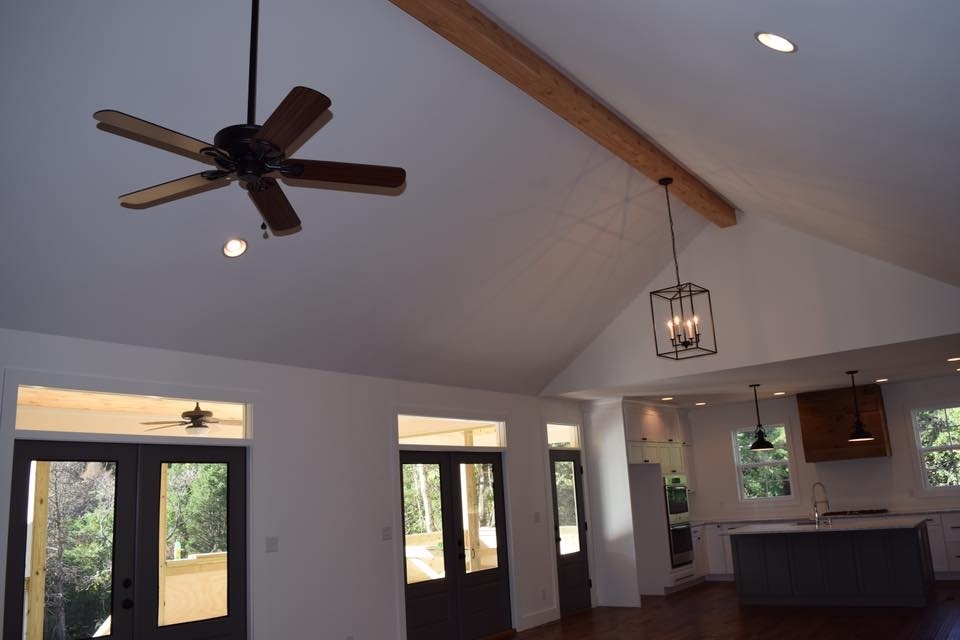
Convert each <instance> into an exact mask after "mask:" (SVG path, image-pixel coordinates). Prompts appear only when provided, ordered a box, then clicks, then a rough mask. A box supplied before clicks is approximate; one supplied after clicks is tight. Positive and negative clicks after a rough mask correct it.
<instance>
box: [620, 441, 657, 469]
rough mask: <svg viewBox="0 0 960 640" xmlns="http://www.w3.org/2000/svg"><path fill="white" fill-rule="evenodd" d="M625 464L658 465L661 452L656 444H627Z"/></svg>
mask: <svg viewBox="0 0 960 640" xmlns="http://www.w3.org/2000/svg"><path fill="white" fill-rule="evenodd" d="M627 462H628V463H630V464H660V463H661V450H660V443H658V442H628V443H627Z"/></svg>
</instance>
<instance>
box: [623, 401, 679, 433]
mask: <svg viewBox="0 0 960 640" xmlns="http://www.w3.org/2000/svg"><path fill="white" fill-rule="evenodd" d="M679 422H680V421H679V416H678V415H677V412H676V410H673V409H666V410H661V409H655V408H654V407H650V406H647V405H643V404H637V403H634V402H629V401H624V403H623V423H624V427H625V429H626V432H627V440H634V441H640V442H679V439H678V437H679V432H680V425H679Z"/></svg>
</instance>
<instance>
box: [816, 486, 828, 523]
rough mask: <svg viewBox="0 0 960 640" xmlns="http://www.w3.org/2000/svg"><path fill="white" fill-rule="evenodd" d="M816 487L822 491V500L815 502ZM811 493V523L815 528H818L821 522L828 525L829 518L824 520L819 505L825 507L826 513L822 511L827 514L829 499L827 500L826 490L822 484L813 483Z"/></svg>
mask: <svg viewBox="0 0 960 640" xmlns="http://www.w3.org/2000/svg"><path fill="white" fill-rule="evenodd" d="M817 487H820V489H822V490H823V491H822V493H823V500H817ZM812 492H813V521H814V522H815V523H816V525H817V528H820V523H821V522H823V523H824V524H830V519H829V518H826V519H824V518H823V516H822V515H821V513H820V505H821V504H824V505H826V506H827V509H826V511H824V513H828V512H829V511H830V499H829V498H827V488H826V487H825V486H823V483H822V482H814V483H813V489H812Z"/></svg>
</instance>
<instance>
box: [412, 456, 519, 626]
mask: <svg viewBox="0 0 960 640" xmlns="http://www.w3.org/2000/svg"><path fill="white" fill-rule="evenodd" d="M400 466H401V473H402V480H403V495H402V500H403V514H404V551H405V553H404V555H405V572H404V573H405V578H406V612H407V638H408V639H409V640H456V639H460V640H475V639H477V638H484V637H486V636H489V635H492V634H495V633H498V632H501V631H506V630H509V629H510V628H511V616H510V588H509V577H508V571H507V549H506V528H505V519H504V498H503V473H502V469H501V462H500V454H499V453H446V452H418V451H402V452H401V453H400Z"/></svg>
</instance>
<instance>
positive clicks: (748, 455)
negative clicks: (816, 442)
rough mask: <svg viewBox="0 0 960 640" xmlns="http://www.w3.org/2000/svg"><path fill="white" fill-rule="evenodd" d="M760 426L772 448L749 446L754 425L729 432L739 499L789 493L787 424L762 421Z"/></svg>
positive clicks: (754, 498) (744, 499) (745, 499)
mask: <svg viewBox="0 0 960 640" xmlns="http://www.w3.org/2000/svg"><path fill="white" fill-rule="evenodd" d="M764 430H765V431H766V433H767V439H768V440H769V441H770V442H771V444H773V449H771V450H769V451H753V450H751V449H750V445H752V444H753V439H754V433H755V431H756V427H749V428H743V429H737V430H736V431H734V432H733V458H734V462H735V464H736V466H737V482H738V483H739V485H740V499H741V500H743V501H753V500H769V499H777V498H789V497H790V496H791V495H793V494H792V482H791V481H790V453H789V448H788V445H787V428H786V426H785V425H782V424H774V425H765V426H764Z"/></svg>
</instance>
